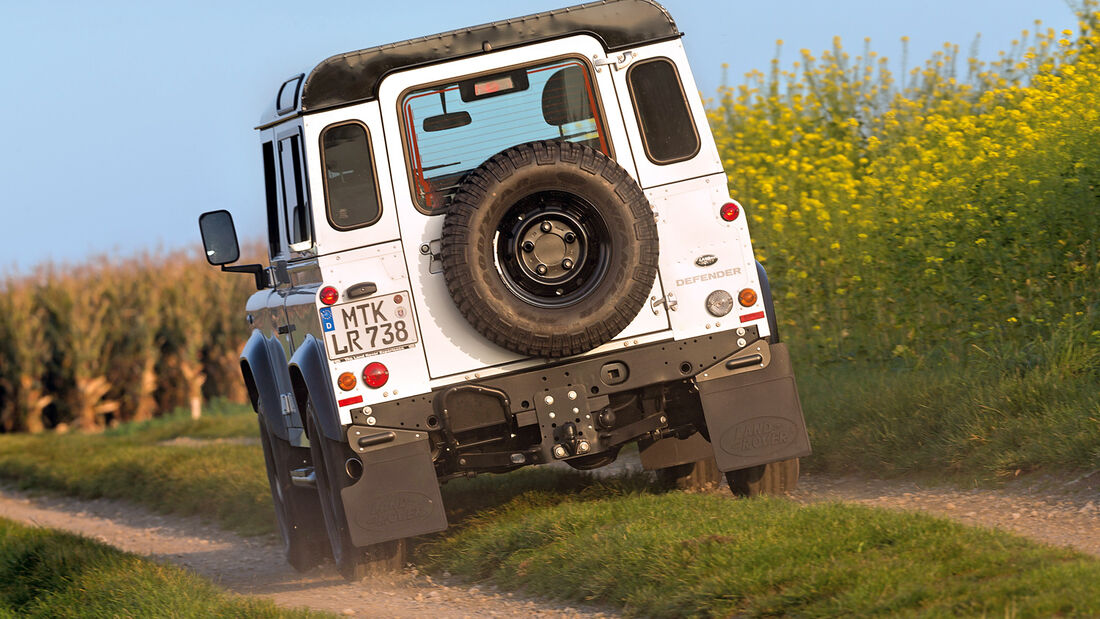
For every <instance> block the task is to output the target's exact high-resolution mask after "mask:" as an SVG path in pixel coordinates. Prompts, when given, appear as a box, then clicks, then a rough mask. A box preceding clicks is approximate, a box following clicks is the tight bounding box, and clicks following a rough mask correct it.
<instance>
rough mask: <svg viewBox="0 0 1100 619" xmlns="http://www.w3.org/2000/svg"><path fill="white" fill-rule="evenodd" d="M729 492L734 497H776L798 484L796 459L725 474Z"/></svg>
mask: <svg viewBox="0 0 1100 619" xmlns="http://www.w3.org/2000/svg"><path fill="white" fill-rule="evenodd" d="M726 481H727V482H729V485H730V491H731V492H733V494H734V495H736V496H760V495H764V494H769V495H777V494H783V493H786V492H790V491H791V490H794V487H795V486H796V485H797V484H798V458H791V459H790V460H782V461H780V462H771V463H769V464H761V465H760V466H754V467H750V468H747V469H741V470H738V471H729V472H727V473H726Z"/></svg>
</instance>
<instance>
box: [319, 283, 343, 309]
mask: <svg viewBox="0 0 1100 619" xmlns="http://www.w3.org/2000/svg"><path fill="white" fill-rule="evenodd" d="M339 299H340V293H339V292H336V289H335V288H333V287H332V286H325V287H324V288H322V289H321V303H324V304H325V305H332V304H333V303H335V302H336V301H338V300H339Z"/></svg>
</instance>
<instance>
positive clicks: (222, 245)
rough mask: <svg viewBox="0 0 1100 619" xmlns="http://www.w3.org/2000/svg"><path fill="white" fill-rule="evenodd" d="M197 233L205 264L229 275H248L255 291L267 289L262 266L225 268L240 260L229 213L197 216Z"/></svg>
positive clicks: (211, 212)
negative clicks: (253, 282) (199, 237)
mask: <svg viewBox="0 0 1100 619" xmlns="http://www.w3.org/2000/svg"><path fill="white" fill-rule="evenodd" d="M199 232H200V233H201V234H202V247H203V249H204V250H206V261H207V262H209V263H210V264H212V265H214V266H220V267H221V268H222V270H223V271H229V272H230V273H250V274H251V275H252V277H253V278H255V280H256V289H257V290H263V289H264V288H266V287H267V282H266V278H265V277H264V267H263V265H261V264H242V265H238V266H226V265H227V264H231V263H233V262H236V261H237V260H240V258H241V247H240V245H239V244H238V243H237V229H236V228H234V227H233V216H232V215H230V214H229V211H227V210H224V209H223V210H220V211H210V212H208V213H203V214H202V215H199Z"/></svg>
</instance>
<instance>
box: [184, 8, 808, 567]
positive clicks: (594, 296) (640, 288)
mask: <svg viewBox="0 0 1100 619" xmlns="http://www.w3.org/2000/svg"><path fill="white" fill-rule="evenodd" d="M680 37H681V33H680V32H679V31H678V30H677V28H676V25H675V23H674V22H673V20H672V18H671V17H670V16H669V14H668V13H667V12H666V11H665V10H664V9H663V8H662V7H661V6H659V5H658V4H657V3H655V2H653V1H652V0H607V1H604V2H593V3H589V4H584V5H580V6H575V7H571V8H567V9H561V10H557V11H550V12H545V13H539V14H535V15H530V16H527V17H521V18H517V19H511V20H507V21H501V22H497V23H492V24H486V25H483V26H476V27H472V28H465V29H462V30H455V31H452V32H445V33H443V34H439V35H435V36H430V37H424V38H419V39H413V40H409V41H402V42H398V43H391V44H388V45H381V46H378V47H372V48H370V49H364V50H361V51H356V52H349V53H346V54H340V55H338V56H333V57H332V58H329V59H328V60H325V61H324V62H322V63H320V64H319V65H317V66H316V67H314V68H313V69H312V70H311V71H309V72H308V73H304V74H300V75H295V76H294V77H292V78H290V79H288V80H286V81H285V82H284V83H283V84H282V85H280V87H279V89H278V92H277V94H276V97H275V100H274V102H273V105H272V106H271V108H270V109H269V110H268V112H267V113H266V114H265V115H264V117H263V120H262V123H261V124H260V126H259V127H258V129H259V131H260V136H261V142H262V149H261V151H262V155H263V156H262V160H263V169H264V177H265V187H264V189H265V195H266V203H267V239H268V243H269V252H270V266H269V267H266V268H265V267H263V266H261V265H238V266H226V265H228V264H230V263H233V262H235V261H237V260H238V258H239V250H238V242H237V238H236V232H235V230H234V228H233V223H232V219H231V217H230V216H229V213H227V212H226V211H214V212H210V213H206V214H204V215H203V216H202V217H201V218H200V228H201V231H202V236H203V243H204V245H205V247H206V253H207V258H208V260H209V261H210V263H211V264H214V265H221V266H222V268H223V269H224V270H227V271H235V272H244V273H251V274H253V275H254V276H255V278H256V285H257V288H258V289H259V292H257V293H256V294H255V295H253V296H252V297H251V298H250V299H249V301H248V305H247V308H246V313H247V320H248V322H249V324H251V325H252V327H253V331H252V335H251V337H250V339H249V340H248V343H247V344H246V345H245V347H244V350H243V352H242V353H241V371H242V373H243V375H244V380H245V382H246V383H247V385H248V391H249V393H250V395H251V399H252V404H253V406H254V407H255V409H256V411H257V413H258V418H259V424H260V432H261V437H262V441H263V446H264V454H265V457H266V460H267V470H268V477H269V481H270V483H271V491H272V496H273V498H274V502H275V506H276V511H277V516H278V521H279V524H280V528H281V533H282V536H283V540H284V542H285V545H286V554H287V559H288V560H289V561H290V563H291V564H293V565H294V566H295V567H298V568H303V569H304V568H308V567H310V566H312V565H315V564H317V563H318V562H320V561H322V560H324V559H325V558H326V557H327V556H330V555H329V552H330V551H331V557H332V558H333V559H334V560H335V562H336V564H337V565H338V566H339V568H340V570H341V571H342V572H343V573H344V575H345V576H348V577H349V578H356V577H358V576H361V575H362V574H364V573H365V571H366V570H367V569H368V568H369V567H372V566H377V565H387V564H394V563H396V564H399V563H400V561H401V557H402V556H403V552H404V551H403V548H404V543H403V541H402V540H404V539H405V538H408V537H410V536H414V535H421V534H425V533H430V532H434V531H440V530H442V529H444V528H446V526H447V518H446V515H445V512H444V509H443V505H442V501H441V499H440V492H439V484H440V482H443V481H446V480H448V479H451V478H455V477H460V476H470V475H474V474H477V473H484V472H503V471H510V470H513V469H516V468H519V467H523V466H527V465H531V464H546V463H552V462H558V461H562V462H565V463H566V464H569V465H571V466H573V467H575V468H578V469H592V468H596V467H600V466H604V465H606V464H609V463H611V462H612V461H614V460H615V458H616V456H617V455H618V453H619V450H620V449H621V448H622V447H623V446H624V445H626V444H628V443H631V442H637V443H638V446H639V449H640V451H641V460H642V464H643V466H645V467H646V468H648V469H653V470H658V471H663V473H664V475H665V476H672V477H676V476H683V475H687V474H690V473H691V472H692V467H693V466H694V463H696V462H700V461H710V462H714V461H716V462H717V466H718V468H719V469H720V470H721V471H724V472H725V473H726V477H727V479H728V480H729V483H730V487H731V488H732V490H733V491H734V492H735V493H738V494H754V493H757V492H769V491H782V490H783V489H785V488H788V487H790V486H792V485H793V484H794V483H795V480H796V479H797V475H798V468H797V463H798V460H797V458H799V457H801V456H805V455H808V454H809V453H810V450H809V441H808V438H807V434H806V430H805V424H804V422H803V418H802V411H801V408H800V404H799V401H798V395H797V392H796V390H795V382H794V377H793V374H792V371H791V365H790V360H789V357H788V354H787V349H786V347H785V346H784V345H782V344H780V343H779V340H778V334H777V329H776V321H775V314H774V311H773V309H772V299H771V294H770V290H769V287H768V281H767V279H766V276H765V273H764V270H763V269H762V268H761V266H760V265H759V264H758V263H757V262H756V261H755V259H754V256H753V250H752V245H751V243H750V241H749V230H748V226H747V224H746V219H747V218H746V216H745V215H744V214H743V212H742V209H741V207H740V206H739V205H738V204H737V202H735V201H733V200H731V199H730V197H729V195H728V192H727V187H726V176H725V172H724V171H723V169H722V163H721V160H720V159H719V156H718V151H717V149H716V147H715V144H714V140H713V138H712V136H711V133H710V129H709V128H708V126H707V118H706V113H705V111H704V109H703V104H702V101H701V100H700V98H699V95H698V91H697V90H696V86H695V82H694V80H693V78H692V74H691V70H690V68H689V67H688V62H687V57H686V56H685V54H684V48H683V46H682V44H681V42H680Z"/></svg>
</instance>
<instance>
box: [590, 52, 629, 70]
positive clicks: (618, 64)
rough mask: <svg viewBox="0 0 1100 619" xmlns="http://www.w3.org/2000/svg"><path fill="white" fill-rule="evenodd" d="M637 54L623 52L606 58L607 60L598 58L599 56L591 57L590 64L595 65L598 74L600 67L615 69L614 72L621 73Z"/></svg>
mask: <svg viewBox="0 0 1100 619" xmlns="http://www.w3.org/2000/svg"><path fill="white" fill-rule="evenodd" d="M637 55H638V52H623V53H621V54H616V55H614V56H608V57H607V58H600V57H599V56H593V57H592V64H594V65H596V72H597V73H599V72H600V67H605V66H608V67H615V70H616V71H622V70H623V69H625V68H626V66H627V65H628V64H630V62H631V61H632V60H634V58H635V57H637Z"/></svg>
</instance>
